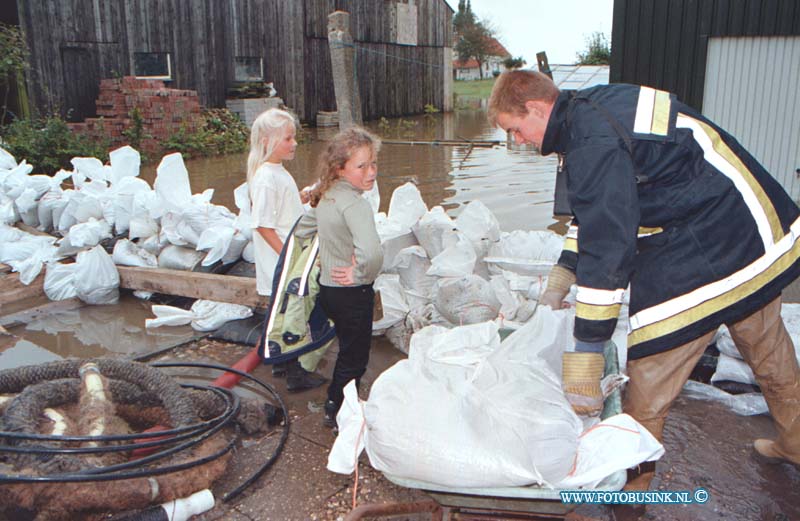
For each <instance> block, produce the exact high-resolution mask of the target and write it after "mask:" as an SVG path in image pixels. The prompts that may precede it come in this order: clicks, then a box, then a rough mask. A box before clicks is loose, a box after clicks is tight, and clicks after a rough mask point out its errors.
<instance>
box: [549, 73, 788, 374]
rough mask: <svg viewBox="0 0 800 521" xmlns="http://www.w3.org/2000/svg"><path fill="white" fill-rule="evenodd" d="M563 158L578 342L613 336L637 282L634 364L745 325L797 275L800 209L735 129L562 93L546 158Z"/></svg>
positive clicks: (649, 96) (643, 92)
mask: <svg viewBox="0 0 800 521" xmlns="http://www.w3.org/2000/svg"><path fill="white" fill-rule="evenodd" d="M551 152H558V153H560V154H563V155H564V156H565V168H566V171H567V188H568V192H569V202H570V205H571V207H572V210H573V213H574V215H575V218H576V219H575V221H576V223H577V224H578V226H577V227H576V228H571V230H570V232H569V234H568V236H567V240H566V242H565V248H564V251H563V252H562V256H561V259H560V260H559V263H560V264H562V265H564V266H565V267H567V268H570V269H572V270H573V271H575V273H576V277H577V284H578V294H577V306H576V321H575V337H576V338H578V339H579V340H583V341H589V342H596V341H604V340H606V339H608V338H610V337H611V334H612V332H613V330H614V327H615V325H616V320H617V316H618V313H619V307H620V305H621V302H622V294H623V291H624V289H625V288H626V287H627V286H628V284H630V291H631V293H630V310H629V311H630V330H629V335H628V348H629V355H628V356H629V358H631V359H635V358H640V357H642V356H646V355H649V354H653V353H658V352H661V351H664V350H667V349H671V348H673V347H677V346H679V345H682V344H684V343H686V342H689V341H691V340H694V339H696V338H698V337H699V336H701V335H702V334H704V333H706V332H708V331H711V330H713V329H716V328H717V327H718V326H719V325H721V324H723V323H726V322H732V321H736V320H739V319H741V318H744V317H746V316H748V315H750V314H751V313H753V312H755V311H757V310H758V309H759V308H760V307H762V306H764V305H765V304H767V303H769V302H770V301H771V300H773V299H774V298H776V297H777V296H778V295H779V294H780V292H781V290H782V289H783V288H784V287H786V286H787V285H788V284H789V283H790V282H791V281H792V280H794V279H795V278H796V277H797V275H798V273H800V264H799V263H798V257H800V245H798V242H797V237H798V233H800V220H798V216H800V211H798V208H797V205H796V204H795V203H794V202H793V201H792V200H791V199H790V197H789V196H788V195H787V194H786V192H785V191H784V190H783V188H782V187H781V186H780V184H779V183H778V182H777V181H776V180H775V179H774V178H773V177H771V176H770V175H769V173H768V172H767V171H766V170H765V169H764V168H763V167H762V166H761V165H760V164H759V163H758V162H757V161H756V160H755V159H754V158H753V157H752V156H751V155H750V154H749V153H748V152H747V151H746V150H745V149H744V148H743V147H742V146H741V145H740V144H739V143H738V142H737V141H736V140H735V139H734V138H733V137H731V136H730V135H729V134H727V133H726V132H725V131H724V130H722V129H720V128H719V127H717V126H716V125H715V124H713V123H712V122H710V121H709V120H708V119H706V118H705V117H703V116H702V115H701V114H699V113H697V112H696V111H695V110H693V109H692V108H690V107H688V106H687V105H684V104H683V103H681V102H679V101H677V99H676V98H675V97H674V96H673V95H671V94H669V93H666V92H662V91H656V90H654V89H651V88H649V87H638V86H633V85H607V86H600V87H595V88H592V89H587V90H585V91H579V92H578V93H577V94H576V95H575V96H574V97H572V98H570V96H569V95H567V94H561V96H559V98H558V100H557V101H556V104H555V106H554V107H553V112H552V114H551V116H550V121H549V123H548V127H547V131H546V133H545V136H544V140H543V143H542V153H543V154H549V153H551Z"/></svg>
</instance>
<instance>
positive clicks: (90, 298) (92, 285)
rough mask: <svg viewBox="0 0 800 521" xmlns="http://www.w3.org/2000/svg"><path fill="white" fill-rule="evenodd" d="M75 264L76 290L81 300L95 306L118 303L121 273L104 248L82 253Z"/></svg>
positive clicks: (97, 247)
mask: <svg viewBox="0 0 800 521" xmlns="http://www.w3.org/2000/svg"><path fill="white" fill-rule="evenodd" d="M75 264H76V268H75V289H76V290H77V296H78V298H79V299H81V300H82V301H84V302H86V303H87V304H95V305H97V304H116V303H117V301H118V300H119V273H118V272H117V267H116V266H114V261H112V260H111V257H110V256H109V255H108V253H106V251H105V250H104V249H103V248H102V247H100V246H95V247H94V248H92V249H91V250H88V251H82V252H80V253H79V254H78V258H77V260H76V261H75Z"/></svg>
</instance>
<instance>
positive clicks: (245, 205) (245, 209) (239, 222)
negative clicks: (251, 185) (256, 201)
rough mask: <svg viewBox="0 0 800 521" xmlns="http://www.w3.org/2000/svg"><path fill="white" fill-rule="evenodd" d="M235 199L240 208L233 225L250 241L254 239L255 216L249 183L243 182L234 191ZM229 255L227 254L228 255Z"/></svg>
mask: <svg viewBox="0 0 800 521" xmlns="http://www.w3.org/2000/svg"><path fill="white" fill-rule="evenodd" d="M233 200H234V202H235V203H236V207H237V208H238V209H239V215H237V216H236V220H235V221H234V223H233V225H234V228H236V230H237V231H238V233H239V234H241V235H243V236H244V237H245V238H246V239H247V240H248V241H250V240H252V239H253V217H252V215H251V214H250V192H249V190H248V186H247V183H242V184H240V185H239V186H237V187H236V189H235V190H234V191H233ZM226 256H227V255H226Z"/></svg>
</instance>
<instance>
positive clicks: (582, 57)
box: [576, 31, 611, 65]
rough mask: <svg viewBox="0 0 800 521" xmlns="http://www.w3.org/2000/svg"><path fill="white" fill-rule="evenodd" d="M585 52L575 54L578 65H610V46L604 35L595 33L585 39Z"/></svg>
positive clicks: (598, 32)
mask: <svg viewBox="0 0 800 521" xmlns="http://www.w3.org/2000/svg"><path fill="white" fill-rule="evenodd" d="M586 47H587V48H586V50H585V51H584V52H579V53H577V55H576V56H577V58H578V65H608V64H609V63H611V45H609V43H608V38H606V35H605V34H603V33H602V32H600V31H595V32H593V33H592V34H591V36H589V37H588V38H586Z"/></svg>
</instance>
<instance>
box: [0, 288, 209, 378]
mask: <svg viewBox="0 0 800 521" xmlns="http://www.w3.org/2000/svg"><path fill="white" fill-rule="evenodd" d="M151 316H152V314H151V312H150V304H149V303H148V302H146V301H141V300H139V299H137V298H135V297H133V296H132V295H123V296H122V297H121V298H120V302H119V304H115V305H110V306H84V307H81V308H77V309H72V310H67V311H63V312H59V313H54V314H51V315H43V316H41V317H39V318H37V319H35V320H33V321H32V322H30V323H28V324H26V325H24V326H18V327H16V328H12V329H11V331H10V332H11V333H13V334H16V335H17V336H20V337H24V338H25V340H27V341H28V343H31V342H32V343H33V344H37V345H39V346H43V347H46V348H47V349H48V350H49V351H50V352H52V354H54V355H55V356H57V357H63V358H68V357H74V358H91V357H97V356H109V355H116V356H119V355H122V356H130V357H132V356H136V355H140V354H143V353H149V352H153V351H158V350H159V349H163V348H166V347H170V346H173V345H176V344H180V343H183V342H186V341H187V340H190V339H192V338H194V337H196V333H195V332H194V330H192V328H191V327H189V326H181V327H162V328H157V329H151V330H145V327H144V321H145V319H146V318H149V317H151ZM14 350H15V348H11V349H8V350H6V351H3V352H2V353H1V354H0V367H9V365H8V364H13V365H20V364H15V363H14V361H13V360H12V357H14V356H15V355H14ZM30 352H31V353H32V354H33V353H35V352H37V351H35V350H32V351H30ZM43 361H47V359H46V358H45V359H43V358H42V357H41V356H35V357H33V359H31V358H28V359H27V360H25V363H26V364H28V363H39V362H43Z"/></svg>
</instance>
